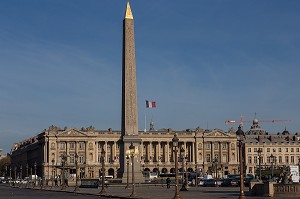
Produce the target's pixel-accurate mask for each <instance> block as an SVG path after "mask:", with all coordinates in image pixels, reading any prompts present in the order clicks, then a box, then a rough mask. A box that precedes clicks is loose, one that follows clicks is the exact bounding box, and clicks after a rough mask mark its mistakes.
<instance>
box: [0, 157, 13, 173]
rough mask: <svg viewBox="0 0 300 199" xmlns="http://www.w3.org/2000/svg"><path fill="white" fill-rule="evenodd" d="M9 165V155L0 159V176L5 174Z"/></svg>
mask: <svg viewBox="0 0 300 199" xmlns="http://www.w3.org/2000/svg"><path fill="white" fill-rule="evenodd" d="M10 165H11V161H10V157H9V156H7V157H4V158H2V159H1V160H0V176H7V175H8V172H9V168H10Z"/></svg>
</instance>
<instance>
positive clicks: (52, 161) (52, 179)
mask: <svg viewBox="0 0 300 199" xmlns="http://www.w3.org/2000/svg"><path fill="white" fill-rule="evenodd" d="M51 163H52V178H51V189H52V188H53V181H54V159H52V160H51Z"/></svg>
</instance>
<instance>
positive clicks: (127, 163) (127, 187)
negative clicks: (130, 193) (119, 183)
mask: <svg viewBox="0 0 300 199" xmlns="http://www.w3.org/2000/svg"><path fill="white" fill-rule="evenodd" d="M126 165H127V184H126V187H125V189H129V155H126Z"/></svg>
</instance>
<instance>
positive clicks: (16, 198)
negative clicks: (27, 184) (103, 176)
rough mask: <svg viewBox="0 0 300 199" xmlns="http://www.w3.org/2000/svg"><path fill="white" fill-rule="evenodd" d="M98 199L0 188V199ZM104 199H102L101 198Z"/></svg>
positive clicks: (72, 194) (95, 197)
mask: <svg viewBox="0 0 300 199" xmlns="http://www.w3.org/2000/svg"><path fill="white" fill-rule="evenodd" d="M81 198H83V199H99V198H103V197H99V196H97V195H82V194H74V193H68V192H56V191H45V190H33V189H24V188H12V187H9V186H3V185H1V186H0V199H81ZM103 199H104V198H103Z"/></svg>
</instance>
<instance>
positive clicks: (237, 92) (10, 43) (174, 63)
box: [0, 0, 300, 152]
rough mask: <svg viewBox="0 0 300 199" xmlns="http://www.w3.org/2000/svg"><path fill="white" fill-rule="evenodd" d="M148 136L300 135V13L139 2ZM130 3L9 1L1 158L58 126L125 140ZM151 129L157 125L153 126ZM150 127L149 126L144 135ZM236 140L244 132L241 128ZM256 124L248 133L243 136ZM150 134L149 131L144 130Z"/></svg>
mask: <svg viewBox="0 0 300 199" xmlns="http://www.w3.org/2000/svg"><path fill="white" fill-rule="evenodd" d="M130 3H131V8H132V12H133V15H134V18H135V36H136V58H137V60H136V64H137V88H138V108H139V129H140V130H142V129H144V114H145V108H144V107H145V100H146V99H148V100H150V101H156V102H157V108H156V109H148V110H147V118H148V119H150V118H153V120H154V122H155V128H156V129H160V128H172V129H175V130H182V129H187V128H192V129H194V128H196V127H198V126H200V127H201V128H204V129H206V128H207V127H208V128H209V129H214V128H220V129H223V130H225V131H227V130H228V129H229V128H230V127H231V126H228V125H225V124H224V121H225V120H229V119H230V120H239V116H240V115H245V116H247V117H245V119H246V120H252V119H253V118H254V114H255V113H257V118H258V119H263V120H272V119H284V120H291V122H283V123H280V122H278V123H261V124H260V125H261V127H263V128H264V129H266V130H267V131H269V132H275V133H277V132H279V131H280V132H281V131H283V130H284V128H285V127H286V128H287V130H289V131H290V132H291V133H296V132H300V114H299V101H300V86H299V82H298V81H299V77H300V68H299V64H300V43H299V42H300V12H299V10H300V1H298V0H289V1H283V0H280V1H278V0H265V1H261V0H251V1H239V0H226V1H224V0H219V1H218V0H214V1H211V0H207V1H204V0H188V1H181V0H172V1H167V0H157V1H146V0H144V1H142V0H139V1H137V0H135V1H134V0H132V1H130ZM125 7H126V1H121V0H118V1H108V0H101V1H99V0H89V1H82V0H26V1H19V0H9V1H0V71H1V72H0V133H1V134H0V148H3V149H4V150H5V152H9V150H10V148H11V146H12V144H13V143H14V142H18V141H21V140H23V139H26V138H28V137H30V136H34V135H36V134H38V133H40V132H41V131H42V130H43V129H45V128H48V127H49V126H50V125H52V124H53V125H56V126H59V127H62V128H63V127H65V126H67V127H69V128H71V127H74V128H81V127H87V126H90V125H92V126H94V127H95V128H96V129H99V130H106V129H108V128H113V129H115V130H119V129H120V128H121V67H122V65H121V63H122V57H121V55H122V52H121V50H122V21H123V16H124V11H125ZM147 122H149V121H147ZM147 126H148V125H147ZM233 127H234V128H237V125H233ZM249 127H250V123H245V130H247V129H248V128H249ZM147 128H148V127H147Z"/></svg>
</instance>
